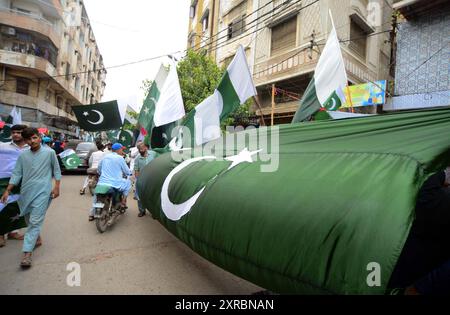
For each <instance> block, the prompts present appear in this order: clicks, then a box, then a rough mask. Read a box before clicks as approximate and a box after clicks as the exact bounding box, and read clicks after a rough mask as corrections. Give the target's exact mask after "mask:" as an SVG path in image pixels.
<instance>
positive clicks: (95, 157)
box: [89, 151, 107, 168]
mask: <svg viewBox="0 0 450 315" xmlns="http://www.w3.org/2000/svg"><path fill="white" fill-rule="evenodd" d="M106 154H107V153H106V152H103V151H96V152H94V153H92V155H91V158H90V160H89V164H90V165H91V168H98V165H99V164H100V161H101V160H103V158H104V157H105V155H106Z"/></svg>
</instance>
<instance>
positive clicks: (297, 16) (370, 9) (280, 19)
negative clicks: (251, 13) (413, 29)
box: [253, 0, 392, 123]
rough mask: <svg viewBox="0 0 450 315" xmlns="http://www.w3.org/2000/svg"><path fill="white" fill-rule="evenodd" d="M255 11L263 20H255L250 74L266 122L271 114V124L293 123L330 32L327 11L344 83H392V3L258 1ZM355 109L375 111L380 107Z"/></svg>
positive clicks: (357, 0)
mask: <svg viewBox="0 0 450 315" xmlns="http://www.w3.org/2000/svg"><path fill="white" fill-rule="evenodd" d="M258 7H259V8H263V9H262V10H261V11H260V12H259V14H260V15H261V16H264V18H263V19H261V20H260V21H259V23H260V25H261V27H259V28H260V29H261V33H260V34H259V35H258V36H257V38H256V47H255V61H254V63H255V65H254V68H253V76H254V81H255V85H256V86H257V89H258V94H259V98H260V102H261V105H262V114H263V115H264V117H265V121H266V122H268V123H270V120H271V119H270V118H271V114H272V111H273V112H274V116H275V117H274V121H275V123H288V122H290V121H291V120H292V118H293V116H294V114H295V112H296V110H297V109H298V106H299V99H301V97H302V96H303V93H304V91H305V90H306V87H307V86H308V84H309V82H310V80H311V79H312V77H313V75H314V69H315V67H316V65H317V62H318V60H319V57H320V52H321V51H322V50H323V48H324V46H325V43H326V40H327V36H328V33H329V31H330V30H331V28H332V21H331V18H330V14H329V12H331V15H332V16H333V21H334V25H335V28H336V31H337V34H338V38H339V40H340V41H341V50H342V54H343V57H344V62H345V67H346V71H347V76H348V80H349V85H353V84H360V83H367V82H374V81H377V80H389V79H391V76H390V63H391V44H390V36H391V34H390V30H391V23H392V0H390V1H389V0H385V1H383V0H371V1H368V0H340V1H322V0H321V1H315V0H302V1H295V0H291V1H286V0H273V1H272V0H259V5H258ZM265 14H267V15H265ZM272 87H275V90H276V96H275V102H274V103H275V105H274V108H273V109H272V107H273V106H272ZM255 110H256V112H257V113H258V114H260V113H261V111H260V110H258V109H256V108H255ZM355 110H356V112H361V113H376V112H377V110H379V108H377V107H365V108H360V109H358V108H355Z"/></svg>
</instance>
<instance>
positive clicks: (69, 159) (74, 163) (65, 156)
mask: <svg viewBox="0 0 450 315" xmlns="http://www.w3.org/2000/svg"><path fill="white" fill-rule="evenodd" d="M59 156H60V157H61V161H62V162H63V164H64V166H65V167H66V169H68V170H75V169H77V168H78V166H80V165H81V160H80V158H79V157H78V155H77V154H76V153H75V151H74V150H66V151H64V152H63V153H61V154H60V155H59Z"/></svg>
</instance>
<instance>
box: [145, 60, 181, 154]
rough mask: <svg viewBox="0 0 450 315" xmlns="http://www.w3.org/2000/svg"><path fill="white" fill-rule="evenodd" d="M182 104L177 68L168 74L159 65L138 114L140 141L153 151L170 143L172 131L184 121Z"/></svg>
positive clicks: (173, 68) (172, 66) (171, 69)
mask: <svg viewBox="0 0 450 315" xmlns="http://www.w3.org/2000/svg"><path fill="white" fill-rule="evenodd" d="M184 115H185V111H184V104H183V98H182V96H181V88H180V83H179V80H178V74H177V70H176V65H175V64H173V63H172V65H171V67H170V71H169V72H167V69H166V68H165V67H164V66H162V65H161V68H160V70H159V72H158V74H157V75H156V78H155V80H154V81H153V83H152V86H151V87H150V91H149V94H148V95H147V98H146V100H145V102H144V105H143V107H142V109H141V112H140V114H139V120H138V121H139V125H140V126H141V127H142V129H143V130H141V132H140V135H139V137H138V139H139V140H144V142H146V143H147V144H149V145H150V146H151V147H152V148H161V147H163V146H165V145H167V144H168V143H169V142H170V140H171V134H172V129H173V128H174V127H175V126H178V125H179V121H180V120H181V119H182V118H183V117H184Z"/></svg>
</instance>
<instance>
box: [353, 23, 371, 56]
mask: <svg viewBox="0 0 450 315" xmlns="http://www.w3.org/2000/svg"><path fill="white" fill-rule="evenodd" d="M349 47H350V48H351V49H352V50H353V51H354V52H356V53H357V54H358V55H359V56H361V57H363V58H364V59H366V49H367V33H366V32H365V31H364V30H363V29H362V28H361V27H360V26H359V25H358V24H357V23H356V22H355V21H353V20H351V22H350V44H349Z"/></svg>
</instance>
